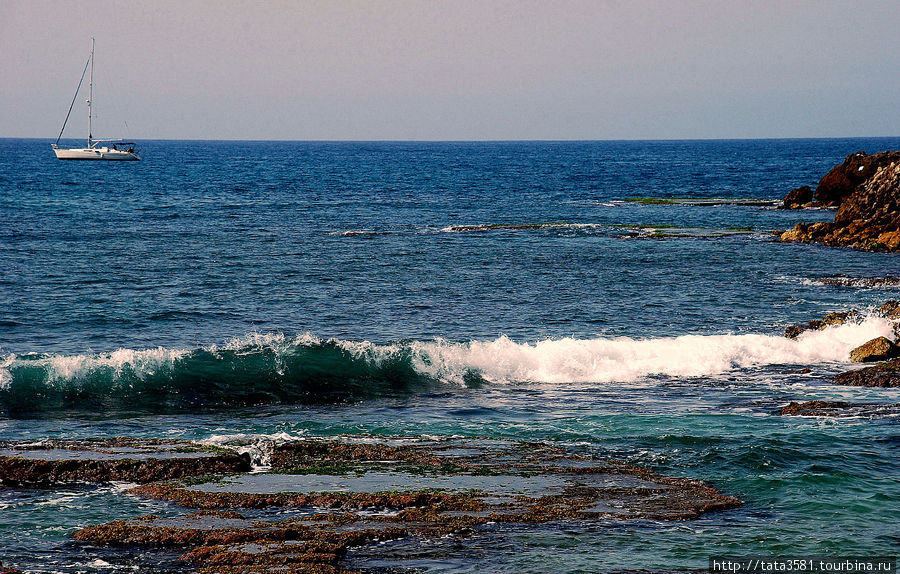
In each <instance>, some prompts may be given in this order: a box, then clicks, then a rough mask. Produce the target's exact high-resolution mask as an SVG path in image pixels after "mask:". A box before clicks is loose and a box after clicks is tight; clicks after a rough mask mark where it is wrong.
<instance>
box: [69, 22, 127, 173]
mask: <svg viewBox="0 0 900 574" xmlns="http://www.w3.org/2000/svg"><path fill="white" fill-rule="evenodd" d="M88 65H90V68H91V76H90V80H89V84H88V85H89V91H88V93H89V95H88V99H87V108H88V138H87V147H83V148H68V149H64V148H60V147H59V139H60V138H61V137H62V135H63V132H64V131H65V129H66V124H67V123H68V122H69V116H70V115H71V114H72V107H73V106H74V105H75V100H76V99H78V92H79V91H80V90H81V84H82V83H84V75H85V73H87V69H88ZM93 99H94V39H93V38H91V55H90V57H89V58H88V61H87V62H85V64H84V70H83V71H82V72H81V79H80V80H79V81H78V87H77V88H76V89H75V97H73V98H72V103H71V104H70V105H69V112H68V113H67V114H66V120H65V121H64V122H63V126H62V129H61V130H59V136H58V137H57V138H56V143H54V144H52V146H51V147H52V148H53V153H55V154H56V158H57V159H95V160H118V161H136V160H139V159H141V158H140V157H139V156H138V154H137V153H135V151H134V142H125V141H122V140H121V139H105V140H96V139H94V135H93V130H92V122H93V113H92V110H91V104H92V101H93ZM101 144H103V145H101Z"/></svg>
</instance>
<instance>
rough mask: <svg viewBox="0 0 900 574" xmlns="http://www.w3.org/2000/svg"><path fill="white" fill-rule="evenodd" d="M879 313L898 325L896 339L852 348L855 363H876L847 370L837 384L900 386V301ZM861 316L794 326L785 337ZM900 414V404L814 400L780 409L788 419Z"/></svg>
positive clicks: (856, 313) (846, 313)
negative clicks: (789, 417) (793, 417)
mask: <svg viewBox="0 0 900 574" xmlns="http://www.w3.org/2000/svg"><path fill="white" fill-rule="evenodd" d="M875 314H876V315H878V316H880V317H884V318H886V319H888V320H890V321H891V322H892V323H893V324H894V329H893V331H894V333H893V338H894V339H893V340H891V339H888V338H887V337H876V338H875V339H872V340H870V341H867V342H866V343H863V344H862V345H860V346H859V347H856V348H855V349H852V350H851V351H850V353H849V356H848V358H849V359H850V361H852V362H854V363H876V364H875V365H873V366H871V367H864V368H862V369H856V370H852V371H846V372H843V373H840V374H838V375H835V376H834V377H832V379H831V382H832V383H833V384H835V385H842V386H853V387H881V388H898V387H900V358H898V357H900V345H898V344H897V343H898V341H900V301H896V300H893V299H892V300H890V301H887V302H886V303H885V304H883V305H882V306H881V307H879V308H878V309H876V310H875ZM861 317H862V315H861V313H860V312H859V311H856V310H851V311H840V312H835V313H829V314H828V315H825V316H824V317H822V318H821V319H814V320H812V321H809V322H808V323H804V324H800V325H791V326H790V327H788V328H787V329H785V337H787V338H789V339H796V338H797V337H799V336H800V335H802V334H803V333H804V332H806V331H810V330H822V329H827V328H829V327H832V326H837V325H842V324H844V323H845V322H847V321H855V320H859V319H860V318H861ZM897 412H900V404H881V403H859V402H845V401H820V400H810V401H805V402H796V401H792V402H791V403H790V404H788V405H786V406H784V407H782V408H781V409H779V410H778V414H780V415H788V416H825V417H834V416H837V417H840V416H877V415H883V414H895V413H897Z"/></svg>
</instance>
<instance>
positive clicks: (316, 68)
mask: <svg viewBox="0 0 900 574" xmlns="http://www.w3.org/2000/svg"><path fill="white" fill-rule="evenodd" d="M898 25H900V2H898V0H886V1H877V0H872V1H865V0H863V1H855V2H847V1H846V0H841V1H831V0H820V1H809V2H800V1H789V0H780V1H766V0H757V1H753V0H735V1H729V0H715V1H705V0H697V1H689V0H686V1H677V0H665V1H662V0H659V1H656V0H622V1H619V0H587V1H581V0H519V1H506V0H494V1H491V0H477V1H470V0H458V1H427V0H418V1H412V0H410V1H405V0H361V1H344V0H331V1H317V0H310V1H300V0H294V1H284V2H282V1H277V0H271V1H265V2H263V1H255V2H240V1H236V0H220V1H212V0H209V1H189V0H179V1H169V0H153V1H143V0H129V1H118V0H104V1H103V2H101V3H99V4H98V3H96V2H72V1H44V0H27V1H22V0H0V101H2V105H0V137H35V138H49V139H55V138H56V136H57V134H58V132H59V130H60V127H61V126H62V123H63V120H64V118H65V115H66V110H67V109H68V106H69V104H70V102H71V101H72V97H73V94H74V92H75V88H76V86H77V85H78V79H79V77H80V75H81V71H82V69H83V67H84V64H85V61H86V60H87V57H88V55H89V52H90V45H91V37H94V38H96V55H95V70H94V78H95V82H94V114H95V120H94V136H95V137H101V136H109V137H120V136H124V137H127V138H135V139H138V138H143V139H262V140H519V139H543V140H546V139H550V140H563V139H591V140H593V139H695V138H782V137H785V138H791V137H853V136H898V135H900V33H898V32H897V30H898ZM86 84H87V80H85V87H86ZM86 97H87V96H86V91H85V92H84V93H83V94H80V95H79V99H78V101H77V102H76V104H75V108H74V110H73V112H72V116H73V117H72V119H71V120H70V122H69V126H68V127H67V128H66V132H65V135H66V137H73V138H75V137H78V138H83V137H85V136H86V134H87V109H86V107H85V104H84V100H85V99H86Z"/></svg>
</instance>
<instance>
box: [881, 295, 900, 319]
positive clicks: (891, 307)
mask: <svg viewBox="0 0 900 574" xmlns="http://www.w3.org/2000/svg"><path fill="white" fill-rule="evenodd" d="M878 314H879V315H882V316H884V317H887V318H888V319H891V320H896V321H900V301H897V300H896V299H891V300H890V301H888V302H886V303H885V304H884V305H882V306H881V307H879V308H878Z"/></svg>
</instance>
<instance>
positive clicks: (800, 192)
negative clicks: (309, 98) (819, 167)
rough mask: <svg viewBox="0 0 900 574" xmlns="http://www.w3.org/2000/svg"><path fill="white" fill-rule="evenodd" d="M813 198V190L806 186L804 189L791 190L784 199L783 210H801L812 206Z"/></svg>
mask: <svg viewBox="0 0 900 574" xmlns="http://www.w3.org/2000/svg"><path fill="white" fill-rule="evenodd" d="M812 198H813V190H812V188H811V187H809V186H808V185H804V186H803V187H798V188H797V189H794V190H791V192H790V193H788V194H787V195H786V196H785V197H784V204H783V205H782V206H781V208H782V209H801V208H802V207H804V206H807V205H810V203H811V202H812Z"/></svg>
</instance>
